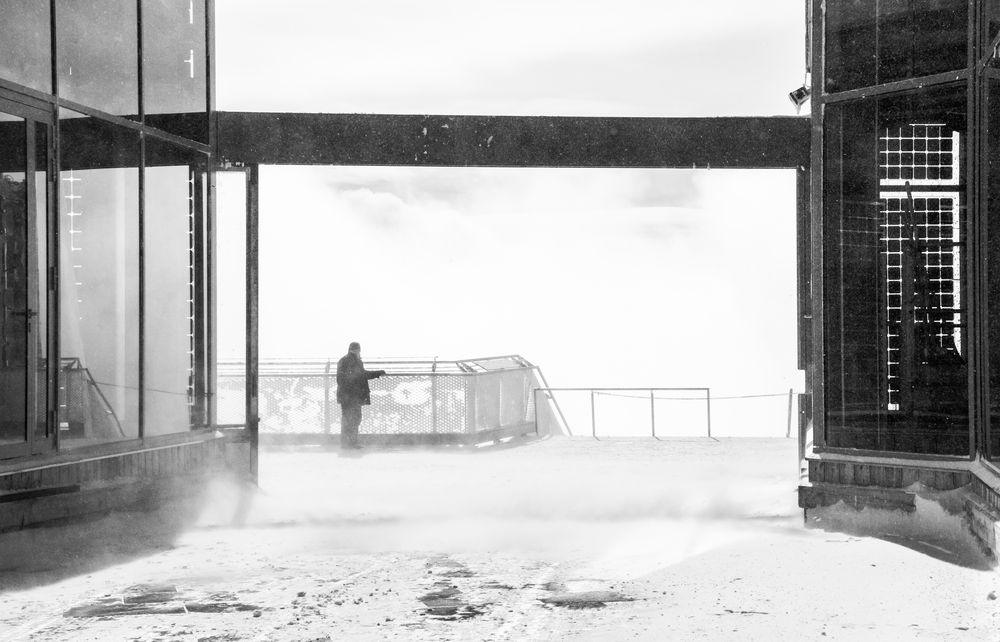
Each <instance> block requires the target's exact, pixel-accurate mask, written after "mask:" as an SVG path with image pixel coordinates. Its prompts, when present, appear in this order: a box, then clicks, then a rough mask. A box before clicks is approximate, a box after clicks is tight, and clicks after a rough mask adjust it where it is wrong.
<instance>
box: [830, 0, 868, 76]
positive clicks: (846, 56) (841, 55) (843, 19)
mask: <svg viewBox="0 0 1000 642" xmlns="http://www.w3.org/2000/svg"><path fill="white" fill-rule="evenodd" d="M825 16H826V17H825V25H824V27H825V30H826V40H825V42H826V52H825V59H826V67H825V68H824V74H825V78H826V90H827V91H828V92H833V91H843V90H845V89H854V88H855V87H867V86H870V85H874V84H876V82H877V81H876V75H875V67H876V64H877V59H876V56H875V43H876V42H877V37H876V28H875V22H876V21H875V3H874V2H865V1H863V0H862V1H859V0H854V1H850V2H848V1H845V2H827V3H826V14H825Z"/></svg>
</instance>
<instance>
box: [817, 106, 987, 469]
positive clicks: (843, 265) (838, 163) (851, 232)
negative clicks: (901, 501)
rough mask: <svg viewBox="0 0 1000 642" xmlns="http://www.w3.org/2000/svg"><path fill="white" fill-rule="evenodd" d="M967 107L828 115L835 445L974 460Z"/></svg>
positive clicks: (831, 111) (831, 428)
mask: <svg viewBox="0 0 1000 642" xmlns="http://www.w3.org/2000/svg"><path fill="white" fill-rule="evenodd" d="M963 96H964V92H963V91H962V90H961V89H945V90H933V91H925V92H924V93H921V94H911V95H903V96H894V97H890V98H883V99H881V100H863V101H856V102H850V103H844V104H837V105H831V106H828V108H827V109H828V111H827V123H828V127H827V132H826V139H825V141H824V145H825V148H826V149H825V168H826V175H825V185H824V210H825V212H824V220H825V232H824V244H825V248H824V272H825V277H824V278H825V283H826V285H825V296H826V301H825V309H826V313H825V321H826V332H825V335H826V339H825V341H826V346H825V347H826V354H827V357H826V390H827V392H826V399H827V409H826V411H827V412H826V421H827V443H828V445H830V446H835V447H847V448H866V449H875V450H890V451H905V452H917V453H934V454H954V455H958V454H964V453H967V452H968V448H969V423H968V394H967V381H966V376H967V359H966V353H967V343H968V338H967V336H966V333H965V332H964V329H965V327H966V311H965V302H966V299H967V297H966V295H965V292H964V288H963V286H964V270H963V268H962V264H963V260H964V249H963V248H964V246H965V239H964V229H965V225H964V224H963V222H964V221H963V217H964V216H965V211H966V210H965V207H964V194H965V192H964V189H965V183H964V178H963V176H962V175H961V171H960V168H961V167H962V159H963V157H964V153H965V150H964V145H963V141H964V133H965V100H964V97H963Z"/></svg>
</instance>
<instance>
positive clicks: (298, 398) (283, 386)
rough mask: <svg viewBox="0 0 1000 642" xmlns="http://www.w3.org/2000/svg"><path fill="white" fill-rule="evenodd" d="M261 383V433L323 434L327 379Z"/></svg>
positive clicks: (276, 379)
mask: <svg viewBox="0 0 1000 642" xmlns="http://www.w3.org/2000/svg"><path fill="white" fill-rule="evenodd" d="M258 382H259V383H258V387H257V389H258V392H259V398H258V404H259V405H258V412H259V414H260V431H261V432H265V433H273V434H293V433H303V432H305V433H316V432H324V430H325V426H324V408H325V395H326V385H327V378H325V377H323V376H322V375H306V376H301V377H295V376H288V375H284V376H269V377H259V378H258Z"/></svg>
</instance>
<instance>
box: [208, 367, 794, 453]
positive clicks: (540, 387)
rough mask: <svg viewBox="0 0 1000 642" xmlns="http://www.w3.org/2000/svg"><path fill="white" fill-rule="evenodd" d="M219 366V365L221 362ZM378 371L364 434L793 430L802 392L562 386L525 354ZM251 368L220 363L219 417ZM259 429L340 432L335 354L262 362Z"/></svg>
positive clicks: (233, 406)
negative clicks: (549, 381) (514, 430)
mask: <svg viewBox="0 0 1000 642" xmlns="http://www.w3.org/2000/svg"><path fill="white" fill-rule="evenodd" d="M220 366H221V364H220ZM368 367H369V369H380V370H387V371H388V374H387V376H385V377H382V378H379V379H375V380H372V381H371V382H370V383H371V387H372V397H371V398H372V405H371V406H366V407H365V410H364V413H365V414H364V419H363V421H362V424H361V434H362V435H366V434H367V435H369V436H370V437H372V438H376V437H401V436H402V437H407V436H408V437H413V438H415V439H416V440H417V441H419V440H420V439H430V440H432V441H433V440H434V439H432V438H434V437H436V436H442V435H444V436H446V435H452V436H456V435H465V436H475V435H477V434H482V433H489V432H490V431H495V430H498V429H507V428H511V427H517V428H519V429H523V428H524V427H525V426H528V425H530V428H531V432H532V433H535V434H541V435H546V434H565V435H571V436H591V437H614V436H622V437H635V436H646V437H653V438H669V437H710V438H714V437H730V436H739V437H754V436H755V437H779V436H784V437H789V438H790V437H793V436H796V435H797V430H796V429H795V427H796V425H797V424H798V423H801V422H798V421H797V416H798V405H799V395H796V394H795V392H794V390H792V389H789V390H787V391H782V392H773V393H749V394H718V393H717V392H713V391H712V389H711V388H708V387H658V388H656V387H650V388H624V387H621V388H618V387H603V388H584V387H578V388H559V387H550V386H548V385H547V383H546V382H545V380H544V377H542V375H541V372H540V370H539V369H538V368H537V367H536V366H534V365H532V364H530V363H529V362H527V361H526V360H524V359H523V358H521V357H518V356H508V357H487V358H482V359H470V360H464V361H439V360H436V359H429V360H405V359H399V360H387V359H379V360H370V361H368ZM244 377H245V375H244V368H243V365H242V363H241V362H232V363H227V364H225V365H224V367H220V368H219V377H218V379H217V387H216V391H217V397H216V399H217V409H218V414H217V417H218V423H219V424H223V425H233V426H237V425H240V424H243V423H244V422H243V413H244V405H245V394H244V392H245V380H244ZM258 391H259V395H258V402H259V414H260V423H259V426H260V434H261V435H262V437H270V438H272V439H274V438H278V439H283V438H286V437H293V436H299V437H302V436H310V435H311V436H314V437H315V436H319V437H323V436H331V435H337V434H339V432H340V408H339V406H338V405H337V403H336V392H337V386H336V362H335V361H333V360H305V361H262V362H261V363H260V368H259V377H258Z"/></svg>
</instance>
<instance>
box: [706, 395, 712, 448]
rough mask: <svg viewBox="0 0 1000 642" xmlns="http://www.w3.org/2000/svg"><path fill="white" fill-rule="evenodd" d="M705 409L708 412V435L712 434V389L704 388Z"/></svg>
mask: <svg viewBox="0 0 1000 642" xmlns="http://www.w3.org/2000/svg"><path fill="white" fill-rule="evenodd" d="M705 411H706V412H707V413H708V436H709V437H711V436H712V389H711V388H705Z"/></svg>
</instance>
